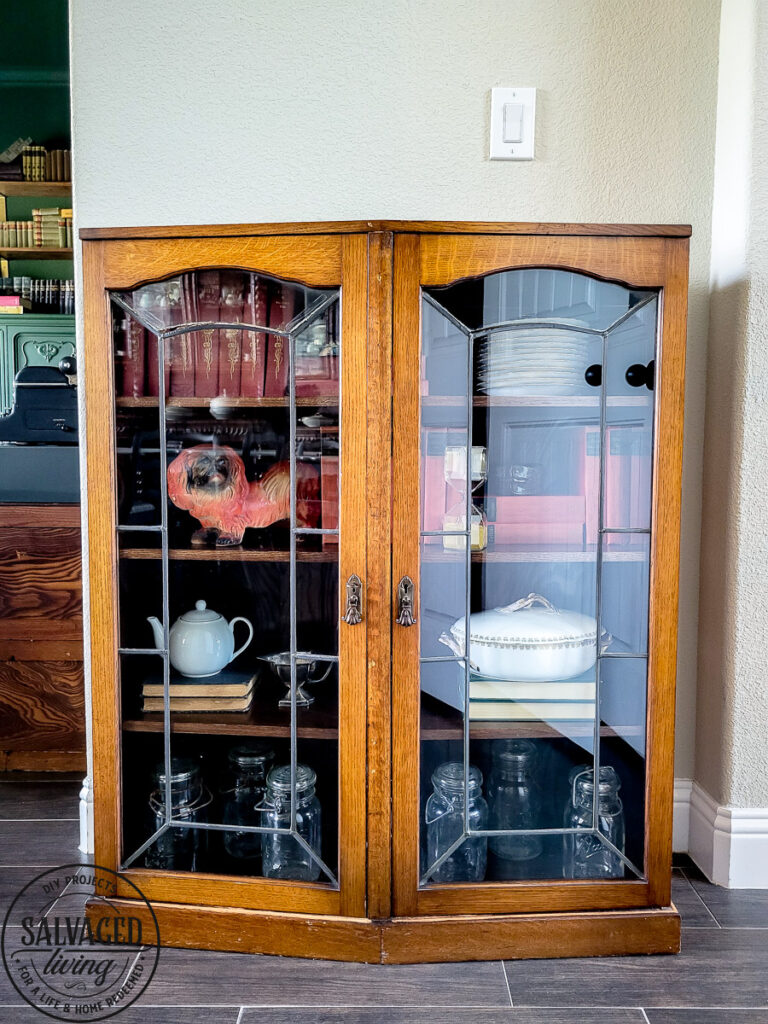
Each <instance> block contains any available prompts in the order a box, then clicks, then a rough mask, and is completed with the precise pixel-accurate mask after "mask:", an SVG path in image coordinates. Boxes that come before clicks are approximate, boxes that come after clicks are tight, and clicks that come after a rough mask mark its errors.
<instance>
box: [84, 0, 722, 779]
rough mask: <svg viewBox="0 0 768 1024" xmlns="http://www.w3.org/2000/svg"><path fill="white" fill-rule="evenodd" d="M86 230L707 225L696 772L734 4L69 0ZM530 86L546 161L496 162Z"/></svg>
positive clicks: (690, 420) (687, 670) (695, 510)
mask: <svg viewBox="0 0 768 1024" xmlns="http://www.w3.org/2000/svg"><path fill="white" fill-rule="evenodd" d="M71 10H72V15H71V16H72V72H73V120H74V150H75V162H76V195H75V207H76V215H77V218H78V220H79V223H80V225H81V226H104V225H131V224H173V223H181V224H192V223H212V222H219V223H226V222H233V221H235V222H240V221H270V220H281V219H283V220H302V219H334V218H358V217H363V218H365V217H387V218H410V217H414V218H448V219H452V220H457V219H462V218H464V219H488V220H532V221H535V220H554V221H628V222H632V221H655V222H664V221H669V222H690V223H692V224H693V232H694V234H693V241H692V275H691V302H690V321H689V323H690V331H689V343H690V347H689V352H690V358H689V373H688V385H687V412H686V448H685V469H684V475H685V479H684V490H685V499H684V500H685V512H684V522H683V549H682V574H681V583H682V601H681V612H680V659H679V666H680V671H679V703H678V720H679V729H678V762H677V774H678V775H679V776H688V777H690V776H692V774H693V740H694V716H695V679H696V639H697V614H698V612H697V595H698V564H699V563H698V540H699V526H700V474H701V436H702V424H703V397H704V372H705V349H706V333H707V307H708V294H707V293H708V277H709V245H710V209H711V193H712V168H713V149H714V124H715V102H716V75H717V40H718V16H719V4H718V2H717V0H675V2H674V3H670V2H669V0H646V2H645V3H644V4H642V5H638V4H637V3H635V2H630V0H421V2H420V3H418V4H416V3H412V2H411V0H389V3H387V4H374V3H367V4H360V3H359V2H345V0H325V2H322V0H311V2H310V0H287V2H283V3H279V4H278V3H267V2H266V0H260V2H253V0H251V2H247V0H240V2H238V3H211V2H210V0H165V2H163V3H161V4H159V3H156V2H155V0H130V2H127V3H116V2H110V3H104V2H103V0H71ZM493 85H533V86H536V87H537V88H538V90H539V93H538V116H537V124H538V139H537V159H536V160H535V161H534V162H532V163H506V162H501V163H497V162H494V163H491V162H489V160H488V159H487V156H486V152H487V132H488V106H489V95H488V90H489V89H490V88H491V87H492V86H493Z"/></svg>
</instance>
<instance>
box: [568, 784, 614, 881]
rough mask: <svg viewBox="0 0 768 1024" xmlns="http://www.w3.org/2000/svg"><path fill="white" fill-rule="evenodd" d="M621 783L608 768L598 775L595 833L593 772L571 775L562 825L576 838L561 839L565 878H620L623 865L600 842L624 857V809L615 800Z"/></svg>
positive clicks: (569, 836)
mask: <svg viewBox="0 0 768 1024" xmlns="http://www.w3.org/2000/svg"><path fill="white" fill-rule="evenodd" d="M620 788H621V780H620V778H619V776H618V774H617V773H616V770H615V769H614V768H612V767H611V766H610V765H603V766H602V767H601V768H600V772H599V775H598V784H597V790H598V796H597V831H598V833H599V835H598V834H596V833H595V831H594V822H595V772H594V769H593V768H586V767H584V768H582V769H581V770H580V771H576V770H573V771H572V772H571V797H570V800H569V802H568V804H567V805H566V809H565V815H564V818H563V825H564V826H565V827H566V828H575V829H579V830H583V831H580V832H579V833H578V834H570V835H565V836H563V853H564V857H563V874H564V876H565V877H566V878H622V877H623V876H624V863H623V861H622V860H621V858H620V857H619V856H617V854H616V853H614V852H613V850H611V849H610V848H609V847H608V846H606V844H605V843H604V842H603V841H602V840H601V839H600V835H603V836H605V838H606V839H608V841H609V842H610V843H611V844H612V845H613V846H614V847H615V848H616V849H617V850H619V851H620V852H621V853H624V807H623V805H622V802H621V798H620V797H619V789H620Z"/></svg>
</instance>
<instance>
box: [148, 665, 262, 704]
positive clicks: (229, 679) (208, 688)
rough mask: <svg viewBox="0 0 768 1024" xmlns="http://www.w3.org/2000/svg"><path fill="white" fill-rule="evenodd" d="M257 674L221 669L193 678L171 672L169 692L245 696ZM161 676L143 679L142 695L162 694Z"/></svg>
mask: <svg viewBox="0 0 768 1024" xmlns="http://www.w3.org/2000/svg"><path fill="white" fill-rule="evenodd" d="M257 678H258V677H257V676H256V675H254V674H253V673H252V672H238V671H236V670H235V669H227V668H225V669H223V670H222V671H221V672H217V673H216V675H215V676H205V677H204V678H202V679H193V678H190V677H189V676H183V675H181V674H180V673H179V672H171V678H170V680H169V693H170V696H171V697H187V698H190V697H196V698H197V697H216V698H223V697H247V696H248V694H249V693H250V692H251V691H252V690H253V688H254V686H255V684H256V680H257ZM163 692H164V691H163V677H162V676H161V675H160V674H159V673H158V674H157V675H153V676H150V677H149V678H147V679H146V680H145V681H144V684H143V685H142V688H141V694H142V696H143V697H162V696H163Z"/></svg>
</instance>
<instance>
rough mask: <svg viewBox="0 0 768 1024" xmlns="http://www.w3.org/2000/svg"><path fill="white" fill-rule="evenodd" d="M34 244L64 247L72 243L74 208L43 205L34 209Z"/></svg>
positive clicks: (44, 246)
mask: <svg viewBox="0 0 768 1024" xmlns="http://www.w3.org/2000/svg"><path fill="white" fill-rule="evenodd" d="M32 224H33V232H34V235H33V244H34V245H35V246H38V247H41V248H46V247H49V246H56V247H57V248H60V249H63V248H65V247H67V246H71V245H72V210H71V209H69V208H65V209H60V208H59V207H58V206H42V207H38V208H37V209H34V210H33V211H32Z"/></svg>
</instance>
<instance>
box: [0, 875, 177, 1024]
mask: <svg viewBox="0 0 768 1024" xmlns="http://www.w3.org/2000/svg"><path fill="white" fill-rule="evenodd" d="M118 879H119V880H120V882H121V883H122V884H123V886H127V887H128V888H129V889H132V890H134V891H133V893H132V894H131V898H132V899H135V900H136V901H137V906H136V910H133V911H131V910H126V909H125V905H124V904H123V905H120V904H118V903H116V902H115V899H116V894H117V882H118ZM2 954H3V963H4V965H5V969H6V971H7V972H8V977H9V978H10V979H11V982H12V983H13V986H14V988H15V989H16V991H17V992H18V993H19V995H21V996H22V998H23V999H24V1000H25V1001H26V1002H27V1003H29V1005H30V1006H33V1007H34V1008H35V1009H36V1010H39V1011H40V1013H43V1014H45V1015H46V1016H48V1017H52V1018H53V1019H54V1020H65V1021H99V1020H107V1018H109V1017H114V1016H115V1014H117V1013H120V1012H121V1011H122V1010H124V1009H125V1008H126V1007H127V1006H130V1005H131V1003H134V1002H135V1001H136V1000H137V999H138V998H139V996H140V995H141V994H142V992H144V991H145V990H146V988H147V986H148V985H149V983H150V981H151V980H152V976H153V975H154V973H155V969H156V967H157V961H158V958H159V956H160V932H159V929H158V925H157V918H156V917H155V913H154V911H153V910H152V907H151V906H150V904H149V902H148V900H147V899H146V898H145V897H144V895H143V894H142V892H141V891H140V890H139V889H138V887H137V886H136V885H134V884H133V882H131V881H130V880H129V879H128V878H126V877H125V876H124V875H118V874H117V873H116V872H115V871H111V870H110V869H109V868H104V867H99V866H98V865H95V864H65V865H63V866H62V867H58V868H51V869H49V870H48V871H45V872H43V874H41V875H38V876H37V878H34V879H33V880H32V881H31V882H29V883H28V884H27V885H25V886H24V888H23V889H22V890H21V891H20V892H19V893H18V895H17V896H16V898H15V899H14V901H13V903H12V904H11V906H10V908H9V910H8V913H7V914H6V915H5V921H4V922H3V935H2Z"/></svg>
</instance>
